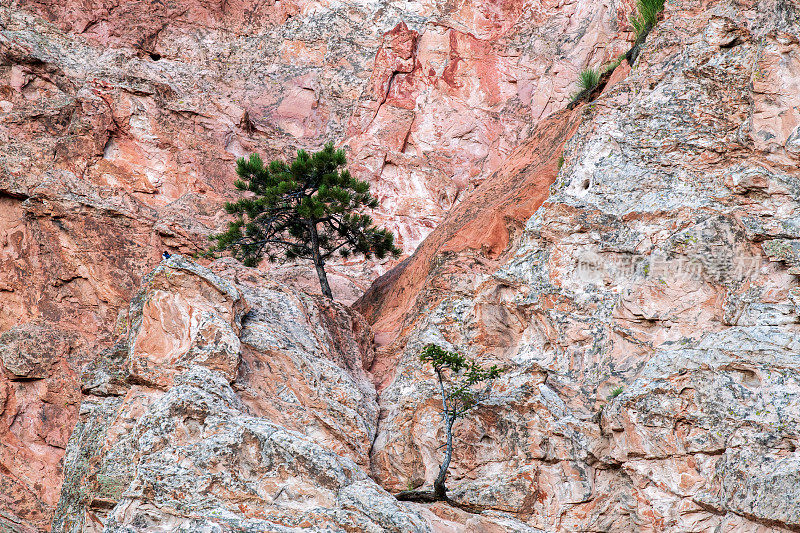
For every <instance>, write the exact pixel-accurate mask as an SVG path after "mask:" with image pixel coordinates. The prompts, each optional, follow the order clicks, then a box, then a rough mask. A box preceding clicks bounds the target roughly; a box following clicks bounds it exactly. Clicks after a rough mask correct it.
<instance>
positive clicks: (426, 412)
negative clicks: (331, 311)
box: [356, 2, 800, 532]
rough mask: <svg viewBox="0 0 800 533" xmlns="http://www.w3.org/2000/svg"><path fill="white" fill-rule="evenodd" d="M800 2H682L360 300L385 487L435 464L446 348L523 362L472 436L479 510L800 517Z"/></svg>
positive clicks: (639, 527) (462, 441) (461, 454)
mask: <svg viewBox="0 0 800 533" xmlns="http://www.w3.org/2000/svg"><path fill="white" fill-rule="evenodd" d="M799 15H800V12H798V10H797V8H796V7H795V6H793V5H790V4H789V3H785V2H750V3H744V2H714V3H701V2H679V3H677V4H676V3H672V4H669V3H668V4H667V8H666V12H665V17H664V20H663V21H661V22H659V24H658V26H657V27H656V29H655V30H654V32H653V33H652V34H651V35H650V37H649V38H648V41H647V44H646V46H645V48H644V50H643V53H642V55H641V57H640V59H639V61H638V62H637V63H636V65H634V68H633V69H632V70H631V71H630V73H629V74H628V75H627V77H626V78H625V79H622V80H619V81H616V83H614V84H613V86H610V87H608V88H607V89H606V90H605V92H604V94H603V95H602V96H601V97H600V98H598V99H597V100H596V101H595V102H593V103H592V104H591V105H589V106H584V107H582V108H581V107H579V108H578V109H576V111H575V112H574V113H573V114H567V113H558V114H555V115H552V116H551V119H550V120H549V121H547V122H540V123H539V125H538V128H539V129H541V128H546V132H545V133H542V134H541V137H542V138H543V139H546V141H542V140H532V141H531V143H532V144H531V145H530V146H528V148H526V143H523V144H522V145H521V146H520V148H519V149H518V150H519V151H518V152H517V153H516V155H511V156H510V157H509V158H508V161H509V165H510V167H509V168H508V169H506V168H505V167H503V166H501V167H500V170H498V171H497V172H496V173H495V174H494V175H493V176H491V177H489V178H487V180H485V181H484V183H483V184H482V185H481V186H480V187H479V188H478V189H477V190H476V191H475V193H473V196H471V197H468V198H466V199H465V200H464V201H463V202H462V203H461V204H460V205H459V206H457V207H456V208H455V209H454V210H453V211H451V212H450V214H449V215H448V217H446V218H445V220H444V222H443V223H442V224H441V225H440V226H439V227H438V228H437V229H436V230H435V231H434V232H433V233H432V234H431V235H430V236H429V237H428V239H427V240H426V241H425V242H424V243H423V244H422V245H421V246H420V247H419V248H418V249H417V253H416V254H415V255H414V256H413V257H412V258H411V259H410V260H408V261H406V262H405V263H404V264H403V265H402V266H401V267H400V268H398V269H396V270H395V271H393V272H391V273H390V274H389V275H387V276H384V277H383V278H381V279H380V280H379V281H378V282H377V283H376V284H374V285H373V287H372V288H371V289H370V291H368V292H367V294H366V295H365V296H364V297H363V298H362V299H361V300H360V301H359V302H358V303H357V305H356V308H357V309H359V310H360V311H361V312H362V313H364V314H365V316H367V317H368V319H369V320H370V322H371V323H372V324H373V326H374V327H375V329H376V337H377V338H378V339H379V340H380V341H381V343H382V344H383V346H382V347H381V348H380V349H379V350H378V353H377V355H376V364H375V366H374V367H373V369H374V370H375V372H376V376H377V377H378V378H379V381H378V383H379V398H380V400H379V403H380V406H381V421H380V424H379V428H378V437H377V439H376V441H375V445H374V446H373V452H372V472H373V475H374V476H375V478H376V479H378V480H379V482H380V483H381V484H382V485H384V486H385V487H389V488H390V489H393V490H396V489H399V488H405V486H406V485H408V484H411V485H415V486H416V485H422V484H425V483H428V484H429V483H431V482H432V480H433V478H434V476H435V474H436V467H437V462H438V459H439V457H440V452H439V451H437V450H436V447H437V446H438V445H439V443H441V442H442V429H441V424H440V423H438V421H439V419H438V418H437V411H436V410H437V401H438V398H437V397H436V396H435V390H436V389H435V388H434V384H435V382H434V378H433V375H432V373H431V371H430V370H429V369H425V368H423V367H422V366H420V364H419V362H418V359H417V356H418V353H419V350H420V349H421V347H422V346H424V345H425V344H426V343H428V342H437V343H439V344H442V345H444V346H448V347H450V346H452V347H453V348H455V349H459V350H461V351H462V352H464V353H467V354H470V355H473V356H476V357H479V358H481V359H482V360H484V361H486V362H487V363H498V364H503V365H507V366H508V367H509V371H508V373H507V374H505V375H504V377H503V378H502V379H501V380H500V381H499V383H498V384H497V385H496V387H495V389H496V391H497V396H496V399H495V401H494V402H492V403H491V404H490V405H487V406H485V407H482V408H480V409H479V410H478V411H477V412H476V414H475V416H474V417H473V418H471V419H468V420H465V421H463V422H461V423H460V425H457V426H456V433H457V439H458V444H457V446H456V450H455V454H454V464H453V476H452V479H451V481H450V489H451V496H452V497H453V498H455V499H456V500H458V501H460V502H462V503H467V504H470V505H472V506H477V507H483V508H485V509H491V510H493V511H494V512H498V511H505V512H508V513H513V514H514V516H516V517H517V519H519V520H522V521H523V522H524V523H526V524H527V525H529V526H531V527H537V528H540V529H543V530H547V531H674V532H679V531H680V532H686V531H698V532H699V531H710V530H719V531H793V530H796V529H797V528H798V527H800V521H799V520H800V507H799V506H798V501H800V499H798V493H797V480H798V478H799V477H800V450H798V442H800V434H799V433H798V430H797V427H798V416H800V410H799V408H800V403H799V402H800V388H799V387H798V381H797V371H798V365H799V364H800V357H799V356H798V339H800V335H799V334H800V330H799V328H798V322H799V318H800V317H798V307H797V297H798V291H800V288H798V285H797V277H796V274H797V273H798V272H800V271H798V270H797V268H798V262H797V249H798V248H797V239H798V237H799V236H800V234H798V225H797V218H796V217H797V209H798V198H800V196H798V191H799V190H800V189H798V186H799V185H800V181H798V178H800V173H798V170H797V169H798V161H800V159H799V158H798V154H797V153H796V151H795V150H794V144H793V143H794V137H793V135H795V134H796V133H797V131H800V129H799V128H800V117H798V116H797V113H796V109H794V108H795V105H794V104H793V103H792V102H793V101H794V98H796V91H795V90H794V89H787V87H790V86H792V87H793V86H795V84H796V83H797V79H798V72H800V71H798V70H797V69H794V68H793V67H792V65H794V62H795V61H796V60H797V58H798V57H800V45H798V40H797V34H798V31H800V16H799ZM779 58H780V59H779ZM615 76H616V75H615ZM565 130H568V131H570V132H574V134H572V133H570V138H569V140H568V141H567V142H566V144H565V146H564V149H563V158H564V159H563V165H562V166H560V163H559V161H558V159H559V157H560V156H561V155H562V152H561V149H560V144H559V142H561V138H562V136H563V135H564V133H563V132H564V131H565ZM525 150H527V151H528V154H529V155H526V156H524V157H526V158H527V160H528V161H529V163H530V164H529V166H525V165H522V164H517V163H515V160H516V159H517V157H518V156H521V155H522V154H524V153H525ZM559 166H560V169H559ZM551 183H552V185H551ZM494 184H497V185H494ZM509 184H510V185H509ZM517 187H531V188H532V190H533V191H535V192H532V193H529V194H526V195H525V197H526V198H529V199H532V198H538V201H537V202H535V205H533V206H526V208H525V210H524V211H523V212H522V213H521V215H522V216H517V213H519V211H517V212H516V213H514V212H512V210H511V209H509V208H508V207H506V204H504V203H503V198H505V197H506V195H507V194H509V193H507V191H508V190H512V191H513V190H516V188H517ZM548 188H549V189H548ZM489 213H495V214H496V216H497V217H498V218H499V217H501V216H502V215H505V217H504V218H500V221H501V222H502V223H500V224H498V223H496V220H497V218H494V217H492V216H489ZM451 217H452V218H451ZM471 227H480V228H481V230H482V231H470V230H469V228H471ZM498 236H499V237H498Z"/></svg>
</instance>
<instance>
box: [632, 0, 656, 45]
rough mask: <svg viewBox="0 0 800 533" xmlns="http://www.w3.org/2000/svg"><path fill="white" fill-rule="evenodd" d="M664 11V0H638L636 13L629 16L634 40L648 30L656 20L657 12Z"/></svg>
mask: <svg viewBox="0 0 800 533" xmlns="http://www.w3.org/2000/svg"><path fill="white" fill-rule="evenodd" d="M662 11H664V0H638V1H637V2H636V13H634V14H632V15H631V17H630V23H631V26H633V31H634V33H635V34H636V40H639V38H640V37H642V36H643V35H645V34H646V33H647V32H649V31H650V30H651V29H652V28H653V26H655V25H656V22H657V21H658V14H659V13H661V12H662Z"/></svg>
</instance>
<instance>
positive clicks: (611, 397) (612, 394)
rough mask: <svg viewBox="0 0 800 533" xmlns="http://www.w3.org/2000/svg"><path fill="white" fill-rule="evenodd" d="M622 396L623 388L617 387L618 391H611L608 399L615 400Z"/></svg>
mask: <svg viewBox="0 0 800 533" xmlns="http://www.w3.org/2000/svg"><path fill="white" fill-rule="evenodd" d="M620 394H622V387H617V388H616V389H614V390H612V391H611V394H609V395H608V399H609V400H611V399H613V398H616V397H617V396H619V395H620Z"/></svg>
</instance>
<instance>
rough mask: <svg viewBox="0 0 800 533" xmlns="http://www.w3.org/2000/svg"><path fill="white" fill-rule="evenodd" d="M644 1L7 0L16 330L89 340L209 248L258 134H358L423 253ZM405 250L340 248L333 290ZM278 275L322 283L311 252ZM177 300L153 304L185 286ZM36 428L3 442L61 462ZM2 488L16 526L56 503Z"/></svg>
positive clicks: (92, 344)
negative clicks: (39, 323)
mask: <svg viewBox="0 0 800 533" xmlns="http://www.w3.org/2000/svg"><path fill="white" fill-rule="evenodd" d="M629 7H630V6H627V7H626V6H625V5H624V3H623V2H620V1H614V2H610V3H605V4H603V5H598V4H597V3H596V2H592V1H589V0H581V1H579V2H571V3H564V4H559V3H552V2H539V1H536V2H482V1H480V2H479V1H470V2H459V3H447V2H406V1H393V2H389V1H364V2H355V3H354V2H328V1H323V2H313V1H304V0H299V1H281V2H274V3H269V2H268V3H257V4H253V3H252V2H239V1H235V2H230V1H224V2H205V1H203V2H191V1H189V2H186V1H172V0H170V1H166V2H164V1H160V0H159V1H155V0H153V1H133V2H130V1H126V2H116V3H115V2H110V3H109V2H94V3H91V2H90V3H87V2H82V1H72V0H66V1H63V0H58V1H14V2H11V3H8V2H6V3H5V4H4V5H3V6H2V7H0V331H7V330H10V329H11V328H14V327H16V326H20V327H23V328H26V327H28V323H30V322H32V321H35V320H38V319H42V320H44V321H45V322H46V323H48V324H49V325H51V326H53V327H55V328H58V329H60V330H64V331H69V332H72V333H74V334H75V335H76V337H75V339H74V340H73V341H71V342H73V344H74V345H75V346H76V347H79V346H84V347H86V348H87V349H86V350H85V353H86V357H87V358H88V359H89V360H91V359H94V358H95V357H96V356H97V354H99V353H101V352H102V351H103V350H104V349H106V348H109V347H110V346H112V344H113V343H114V339H115V338H116V336H117V335H118V334H119V333H120V331H122V330H124V329H125V328H126V327H127V325H126V324H125V319H126V318H125V317H126V315H127V308H128V303H129V301H130V300H131V298H132V297H133V296H134V293H135V291H136V290H137V287H139V286H140V284H141V282H142V278H143V276H144V275H145V274H146V273H147V272H149V271H150V270H151V269H152V268H153V267H154V266H156V265H157V264H158V261H159V260H160V256H161V252H162V250H164V249H169V250H171V251H172V252H176V251H177V252H182V253H189V252H194V251H197V250H198V249H200V248H202V247H204V246H206V245H207V243H208V241H207V240H206V236H207V235H208V234H209V233H210V232H213V231H215V230H217V229H220V228H222V227H223V224H224V222H225V216H224V213H223V212H222V210H221V209H220V205H221V203H222V202H223V201H224V200H226V199H230V198H231V196H232V192H231V189H232V187H231V185H232V182H233V179H234V177H235V176H234V166H235V160H236V158H238V157H240V156H243V155H247V154H248V153H251V152H259V153H261V154H262V155H264V157H265V158H274V157H288V156H291V155H292V154H293V153H294V151H295V150H296V149H298V148H308V149H318V148H319V147H320V146H321V145H322V144H323V143H324V142H326V141H329V140H330V141H333V142H335V143H336V144H337V145H339V146H342V147H344V148H345V149H346V150H347V152H348V158H349V160H350V163H351V164H350V167H351V170H352V171H353V172H354V173H355V174H356V175H357V176H359V177H360V178H364V179H368V180H369V181H370V182H371V183H372V188H373V191H374V192H375V194H376V196H377V197H378V198H379V200H380V202H381V207H380V209H379V210H378V212H377V213H376V216H375V218H376V220H377V222H378V223H380V224H383V225H386V226H388V227H389V228H391V229H392V230H393V231H394V232H395V233H396V234H397V235H398V239H399V242H400V245H401V246H402V248H403V249H404V251H405V252H406V253H410V252H412V251H413V250H414V249H415V247H416V246H417V245H418V244H419V243H420V242H421V241H422V239H423V238H424V237H425V236H426V235H427V234H428V233H429V232H430V231H431V230H432V228H433V227H435V226H436V225H437V224H438V222H439V221H441V220H442V218H443V216H444V215H445V213H447V212H448V210H449V209H451V208H452V206H453V205H455V204H457V203H458V202H459V201H460V200H461V199H462V198H463V197H464V196H465V195H466V193H467V192H468V191H469V190H470V189H471V187H473V186H475V185H476V184H478V183H480V182H482V181H484V180H485V179H486V178H487V176H489V175H490V174H491V173H492V172H493V171H494V170H495V169H497V168H499V167H500V166H501V164H502V163H503V161H504V160H505V158H506V156H507V155H508V154H509V153H510V152H511V151H512V150H513V149H514V147H515V146H516V145H517V144H518V143H519V142H521V141H522V140H524V139H525V138H526V137H527V136H528V135H529V133H530V131H531V130H532V128H533V127H534V125H535V124H536V123H537V122H538V121H539V120H540V119H542V118H544V117H546V116H547V115H548V114H550V113H551V112H552V111H554V110H557V109H560V108H562V107H563V106H565V105H566V103H567V101H568V99H569V94H570V92H571V91H572V84H573V80H574V79H575V76H576V74H577V72H578V71H579V70H580V69H581V68H583V67H584V66H586V65H588V64H592V65H594V64H599V63H601V62H603V61H607V60H609V59H611V58H613V57H614V56H615V55H616V54H618V53H619V52H621V51H622V50H623V49H624V47H625V43H624V40H625V39H624V37H625V36H626V35H627V34H626V33H625V32H626V31H627V28H626V26H625V20H626V17H627V13H628V11H629ZM392 264H393V263H392V262H391V261H389V262H383V263H382V264H374V263H364V262H360V261H351V262H349V263H342V264H332V265H329V270H330V277H331V285H332V287H333V291H334V294H335V295H336V296H337V298H338V299H339V300H340V301H345V302H352V301H355V300H356V299H357V298H358V297H359V296H360V295H361V294H362V293H363V291H364V290H365V289H366V288H367V286H368V285H369V283H370V282H371V281H372V280H373V279H374V278H376V277H377V276H378V275H379V274H381V273H383V272H385V271H386V270H388V268H389V267H391V266H392ZM264 268H267V266H266V265H264ZM271 272H273V277H276V278H280V279H285V280H287V281H289V282H291V283H292V284H293V285H294V286H297V287H300V288H302V290H304V291H307V292H312V293H314V292H319V289H318V284H317V280H316V279H315V277H314V276H313V273H311V275H309V272H308V269H307V268H306V267H305V266H302V265H299V266H291V265H290V266H286V267H274V268H272V270H271ZM169 298H170V297H168V296H164V301H162V302H160V303H159V304H157V305H156V304H153V305H154V307H153V308H152V309H150V310H148V313H149V312H160V310H161V308H162V307H164V308H165V307H170V306H173V305H184V304H183V303H180V302H169V301H167V300H169ZM185 325H187V327H191V325H190V323H189V322H187V323H186V324H185ZM229 333H230V332H229ZM192 334H193V335H197V334H202V333H201V332H197V331H194V333H192ZM147 335H151V333H148V334H147ZM152 335H156V334H155V333H152ZM185 340H186V339H183V340H182V341H180V342H184V341H185ZM143 341H145V342H157V339H156V338H155V337H152V338H148V339H143ZM179 344H180V343H179ZM233 348H235V347H234V346H227V347H226V348H225V350H232V349H233ZM76 349H77V348H76ZM175 349H176V350H178V351H180V349H181V348H180V346H177V345H176V347H175ZM54 353H57V352H54ZM231 353H232V352H231ZM175 354H177V352H175V353H171V354H170V355H169V357H170V358H171V357H172V356H173V355H175ZM209 356H211V354H209ZM217 356H219V357H221V358H222V359H219V360H218V361H217V363H219V365H222V366H224V365H228V366H229V367H230V366H231V365H232V364H233V363H234V361H233V359H231V358H230V357H229V356H228V355H223V354H216V355H214V356H213V357H217ZM59 357H61V359H59V362H58V363H57V366H58V365H62V363H64V364H66V365H67V366H66V367H64V368H65V371H64V373H63V375H62V378H58V379H64V380H65V381H63V383H62V386H63V387H64V390H67V389H69V390H70V392H69V394H67V396H68V397H69V398H74V397H77V396H76V395H77V393H78V390H77V388H76V383H77V376H78V374H79V373H80V368H79V367H80V364H82V363H75V361H83V359H80V358H76V359H70V358H68V357H66V356H64V357H62V356H59ZM73 363H74V364H73ZM162 363H164V362H163V361H162V362H158V361H145V360H139V362H138V363H137V364H140V369H139V370H137V372H142V373H143V374H141V375H139V374H136V375H137V377H139V378H141V379H142V380H143V382H147V383H149V384H153V383H152V380H153V379H154V377H155V374H153V375H150V374H147V373H148V372H151V370H152V371H157V368H162V369H163V368H166V367H165V366H164V364H162ZM159 365H160V366H159ZM62 366H63V365H62ZM220 368H221V367H220ZM153 369H156V370H153ZM174 371H175V372H180V371H182V370H178V369H174ZM158 372H160V370H158ZM167 374H168V373H164V374H158V375H159V376H160V378H163V379H167V380H168V381H169V379H171V378H168V377H167ZM67 376H70V377H69V378H67ZM53 379H55V378H53ZM18 382H20V383H21V381H18ZM165 384H166V383H165ZM54 401H55V400H54ZM72 401H73V400H72V399H69V400H65V402H66V403H59V407H58V409H63V410H65V411H64V412H65V413H69V414H68V415H65V416H66V418H65V421H64V426H65V427H66V428H71V427H72V426H73V425H74V423H75V416H76V410H75V406H74V405H73V404H72V403H70V402H72ZM58 402H61V400H58ZM15 412H16V411H14V410H13V409H12V410H7V411H5V412H4V414H3V416H8V417H13V416H14V413H15ZM9 419H10V418H9ZM3 431H4V430H3ZM2 434H3V435H5V434H6V433H2ZM26 439H27V438H25V439H23V440H21V441H20V446H21V448H20V450H23V449H24V450H23V451H20V452H19V453H17V452H14V453H10V454H8V455H6V456H4V457H5V458H4V459H3V466H5V467H6V468H7V469H8V471H11V472H16V471H17V469H19V468H27V467H26V466H25V465H26V464H27V463H28V461H29V458H30V457H39V456H40V458H41V460H42V461H44V462H47V463H49V462H52V461H55V463H54V464H56V463H58V460H59V459H58V454H59V453H63V452H59V451H57V450H53V449H46V448H40V447H38V446H36V445H34V444H33V443H32V442H29V441H28V440H26ZM37 460H38V459H37ZM5 472H6V470H5V469H0V479H2V480H3V481H2V482H3V483H5V482H6V481H7V482H8V483H12V484H13V485H14V486H15V487H24V491H28V493H30V494H40V493H43V492H44V491H45V489H44V488H41V487H44V486H45V485H47V486H48V487H49V488H48V489H47V491H49V490H51V489H52V490H55V489H56V488H57V483H56V484H55V485H54V484H53V483H51V482H50V481H45V480H47V479H50V478H51V477H52V474H51V473H46V472H45V470H41V472H42V473H41V474H36V473H31V474H30V475H25V476H17V475H15V474H14V475H11V474H9V475H8V476H10V477H7V474H6V473H5ZM57 478H58V475H55V478H53V479H57ZM37 487H38V488H37ZM15 490H16V489H15ZM20 490H23V489H20ZM46 499H47V502H48V503H42V502H40V503H37V504H36V505H40V504H41V509H40V511H41V512H42V513H44V514H43V515H42V517H46V516H47V515H48V514H49V513H51V512H52V497H50V496H48V497H47V498H46ZM14 501H16V500H14ZM0 505H2V506H3V509H4V511H3V512H4V513H5V512H6V511H7V512H8V514H2V513H0V516H3V517H5V516H9V517H12V518H9V520H11V523H13V524H14V526H13V527H15V528H22V529H25V528H28V527H29V526H30V527H40V526H41V524H46V522H47V521H48V520H47V519H46V518H33V517H32V515H31V516H28V517H27V518H26V517H22V516H20V515H18V514H17V512H16V510H15V508H16V507H15V506H16V505H17V504H16V503H13V502H12V503H9V504H6V503H1V504H0ZM48 509H49V510H48ZM37 512H39V511H37ZM26 516H27V515H26ZM2 519H5V518H2ZM31 521H32V522H31ZM34 523H35V524H36V525H31V524H34ZM9 527H10V526H9ZM41 527H45V526H41Z"/></svg>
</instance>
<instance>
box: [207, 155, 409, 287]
mask: <svg viewBox="0 0 800 533" xmlns="http://www.w3.org/2000/svg"><path fill="white" fill-rule="evenodd" d="M346 163H347V160H346V159H345V154H344V150H336V149H334V147H333V143H328V144H326V145H325V147H324V148H323V149H322V150H321V151H319V152H316V153H312V154H308V153H307V152H305V151H304V150H299V151H298V152H297V158H295V159H294V161H292V162H291V163H288V164H287V163H285V162H283V161H272V162H271V163H270V164H269V165H264V162H263V161H262V159H261V158H260V157H259V156H258V155H257V154H252V155H251V156H250V158H249V159H246V158H240V159H239V160H238V161H237V167H236V173H237V174H238V175H239V179H238V180H237V181H236V182H235V186H236V188H237V189H239V190H240V191H249V192H251V193H253V194H252V195H250V197H247V198H242V199H240V200H238V201H236V202H227V203H226V204H225V210H226V211H227V212H228V213H230V214H232V215H236V219H235V220H234V221H232V222H230V223H229V225H228V229H227V230H226V231H225V232H223V233H220V234H217V235H212V236H211V239H212V240H214V241H216V243H215V244H214V245H213V246H211V248H210V249H209V250H208V254H209V255H212V256H213V255H215V254H216V253H217V252H222V251H225V250H229V251H230V252H231V253H232V254H233V255H234V257H236V258H237V259H239V260H240V261H242V262H243V263H244V264H245V265H247V266H256V265H257V264H258V263H259V262H260V261H261V260H262V259H263V258H264V257H266V258H267V259H268V260H270V261H279V260H290V261H291V260H294V259H310V260H312V261H313V263H314V266H315V267H316V270H317V276H318V277H319V284H320V287H321V288H322V293H323V294H324V295H325V296H327V297H328V298H333V295H332V294H331V288H330V285H329V284H328V277H327V275H326V274H325V262H326V261H327V260H328V259H329V258H331V257H332V256H334V254H339V255H341V256H342V257H348V256H350V255H351V254H362V255H364V256H365V257H367V258H370V257H372V256H375V257H378V258H379V259H382V258H384V257H385V256H386V255H387V254H392V255H395V256H396V255H399V254H400V250H399V249H398V248H397V247H396V246H395V245H394V235H392V233H391V232H390V231H388V230H386V229H383V228H378V227H375V226H374V225H373V224H372V218H371V217H370V216H369V215H366V214H363V213H362V212H361V211H362V210H363V209H364V208H370V209H374V208H376V207H377V206H378V201H377V200H376V199H375V198H374V197H373V196H372V195H371V194H370V193H369V183H367V182H365V181H361V180H358V179H356V178H354V177H352V176H351V175H350V172H349V171H347V169H343V167H344V166H345V165H346Z"/></svg>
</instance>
